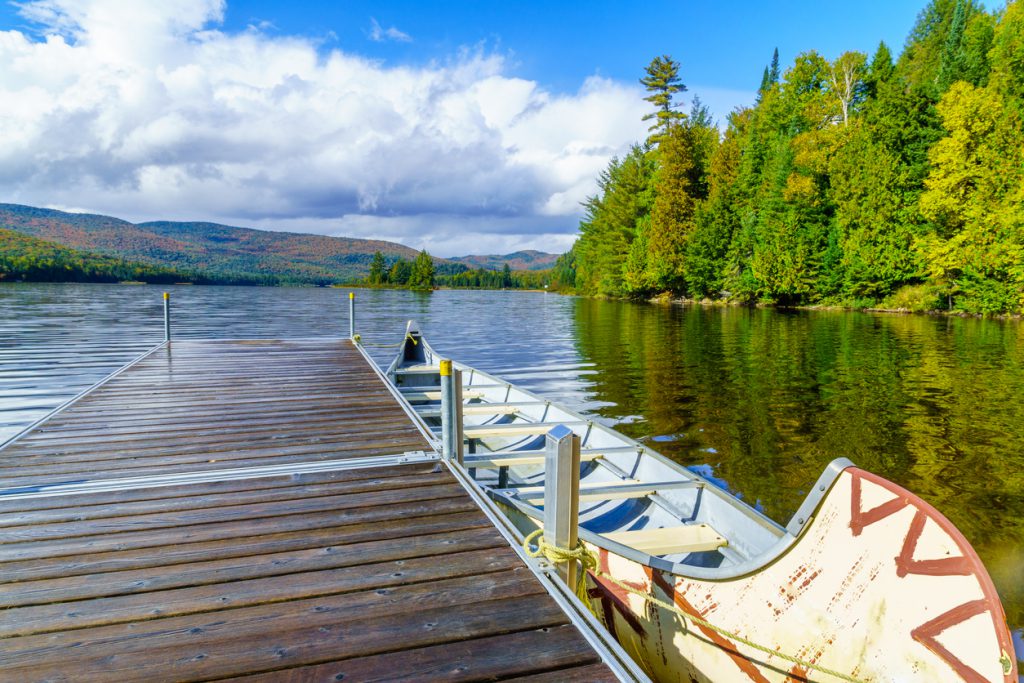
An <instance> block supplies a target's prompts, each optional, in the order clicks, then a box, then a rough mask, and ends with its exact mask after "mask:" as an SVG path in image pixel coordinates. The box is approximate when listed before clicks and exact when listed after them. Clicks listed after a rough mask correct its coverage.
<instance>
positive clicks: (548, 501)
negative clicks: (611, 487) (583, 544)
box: [544, 425, 580, 588]
mask: <svg viewBox="0 0 1024 683" xmlns="http://www.w3.org/2000/svg"><path fill="white" fill-rule="evenodd" d="M545 438H546V442H547V443H546V449H545V450H546V453H545V457H544V472H545V476H544V542H545V543H547V544H548V545H550V546H554V547H556V548H565V549H566V550H574V549H575V548H576V543H577V527H578V526H579V515H580V437H579V435H578V434H575V433H573V431H572V430H571V429H569V428H568V427H566V426H565V425H557V426H555V427H553V428H552V429H551V431H549V432H548V433H547V436H546V437H545ZM556 569H557V570H558V574H559V575H560V576H561V577H562V578H563V579H564V580H565V582H566V584H568V585H569V586H570V587H572V588H575V587H576V573H577V571H578V568H577V565H576V562H575V561H571V562H565V563H560V564H558V565H556Z"/></svg>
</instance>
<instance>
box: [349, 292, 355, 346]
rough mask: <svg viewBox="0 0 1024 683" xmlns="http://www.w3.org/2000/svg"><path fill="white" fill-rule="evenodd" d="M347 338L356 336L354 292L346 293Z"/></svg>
mask: <svg viewBox="0 0 1024 683" xmlns="http://www.w3.org/2000/svg"><path fill="white" fill-rule="evenodd" d="M348 338H349V339H355V338H356V293H355V292H349V293H348Z"/></svg>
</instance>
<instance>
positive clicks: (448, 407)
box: [440, 360, 464, 465]
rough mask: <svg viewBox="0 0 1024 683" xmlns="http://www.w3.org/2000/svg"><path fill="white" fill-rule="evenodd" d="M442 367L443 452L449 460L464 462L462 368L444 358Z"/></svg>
mask: <svg viewBox="0 0 1024 683" xmlns="http://www.w3.org/2000/svg"><path fill="white" fill-rule="evenodd" d="M440 368H441V454H442V455H443V456H444V457H445V458H448V459H449V460H456V461H458V463H459V464H460V465H461V464H463V462H464V455H463V453H464V450H463V446H462V439H463V431H462V370H459V369H457V368H454V367H452V362H451V361H450V360H442V361H441V363H440Z"/></svg>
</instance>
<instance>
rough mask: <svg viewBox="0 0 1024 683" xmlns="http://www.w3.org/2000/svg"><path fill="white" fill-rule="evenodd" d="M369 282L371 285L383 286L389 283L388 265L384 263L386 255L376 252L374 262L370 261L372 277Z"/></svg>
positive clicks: (369, 277) (368, 278)
mask: <svg viewBox="0 0 1024 683" xmlns="http://www.w3.org/2000/svg"><path fill="white" fill-rule="evenodd" d="M367 281H368V282H369V283H370V284H371V285H382V284H384V283H385V282H387V281H388V274H387V264H386V263H385V262H384V254H382V253H380V252H379V251H376V252H374V253H373V260H372V261H370V275H369V276H368V277H367Z"/></svg>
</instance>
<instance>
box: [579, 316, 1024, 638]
mask: <svg viewBox="0 0 1024 683" xmlns="http://www.w3.org/2000/svg"><path fill="white" fill-rule="evenodd" d="M575 316H576V323H577V344H578V346H579V350H580V353H581V354H582V355H583V357H584V358H585V360H588V361H591V362H593V363H595V364H596V366H595V367H596V369H597V370H598V373H597V374H596V375H594V377H593V380H594V382H595V385H594V387H593V391H594V392H595V393H596V396H595V398H596V399H597V400H600V401H608V402H611V403H614V404H615V406H614V407H609V408H604V409H602V411H601V412H602V414H603V415H605V416H606V417H609V418H620V417H624V416H626V415H640V416H642V417H643V418H644V419H643V420H640V421H636V422H632V423H630V424H623V425H620V429H622V431H624V432H626V433H629V434H630V435H631V436H633V437H636V438H641V437H654V436H660V437H669V438H670V439H671V440H658V441H657V442H655V443H652V446H654V447H655V448H657V449H658V450H659V451H661V452H662V453H664V454H665V455H667V456H669V457H672V458H674V459H675V460H677V461H678V462H681V463H683V464H686V465H697V464H709V465H711V466H712V467H713V468H714V472H715V475H716V476H718V477H721V478H723V479H724V480H725V481H727V482H728V484H729V486H730V488H731V489H733V490H734V491H736V492H738V493H739V494H740V495H742V496H743V498H744V499H745V500H747V501H748V502H751V503H757V504H759V505H760V506H762V508H763V509H764V511H765V512H766V513H767V514H769V515H770V516H772V517H773V518H774V519H776V520H778V521H780V522H785V521H787V520H788V519H789V517H790V515H791V514H792V513H793V512H794V511H795V509H796V507H797V506H798V505H799V502H800V500H801V499H802V497H803V494H804V492H805V491H806V490H807V489H808V488H809V487H810V486H811V484H812V483H813V482H814V480H815V479H816V478H817V476H818V474H819V473H820V472H821V470H822V469H823V468H824V467H825V465H827V464H828V462H829V461H830V460H832V459H833V458H836V457H840V456H845V457H848V458H850V459H851V460H853V461H854V462H855V463H857V464H858V465H860V466H861V467H864V468H866V469H869V470H871V471H873V472H877V473H879V474H881V475H883V476H885V477H888V478H890V479H892V480H893V481H896V482H897V483H900V484H902V485H904V486H906V487H907V488H909V489H911V490H913V491H915V492H916V493H918V494H919V495H921V496H922V497H923V498H925V499H926V500H928V501H929V502H931V503H932V504H934V505H935V506H936V507H937V508H939V509H940V510H941V511H942V512H943V513H945V514H946V515H947V516H948V517H950V519H952V520H953V522H954V523H955V524H956V525H957V526H958V527H959V528H960V529H961V530H963V532H964V534H965V535H966V536H967V537H968V539H969V540H970V541H971V542H972V543H973V544H974V545H975V547H976V548H977V549H978V551H979V553H981V554H982V557H983V559H985V560H986V564H987V565H988V567H989V569H990V571H991V572H992V574H993V577H994V578H995V579H996V581H997V584H998V585H999V587H1000V589H1001V592H1002V594H1003V597H1004V599H1005V600H1006V603H1007V608H1008V609H1009V610H1010V612H1011V623H1017V624H1020V623H1021V621H1024V617H1022V615H1021V612H1022V604H1024V591H1022V589H1021V588H1019V587H1018V583H1019V574H1020V572H1021V571H1022V560H1024V550H1022V549H1024V448H1022V446H1021V443H1022V441H1024V406H1022V405H1021V403H1020V401H1019V398H1018V397H1019V396H1022V395H1024V336H1022V335H1021V334H1020V328H1019V325H1018V324H1016V323H1001V322H993V321H983V320H974V319H960V318H934V317H923V316H888V315H863V314H850V313H838V312H778V311H774V310H769V309H742V308H722V309H719V308H683V307H679V306H654V305H638V304H625V303H615V302H606V301H595V300H586V299H582V300H579V301H578V303H577V307H576V312H575Z"/></svg>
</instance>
